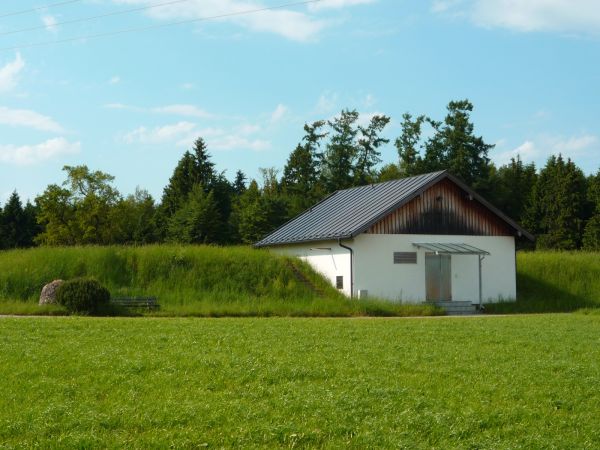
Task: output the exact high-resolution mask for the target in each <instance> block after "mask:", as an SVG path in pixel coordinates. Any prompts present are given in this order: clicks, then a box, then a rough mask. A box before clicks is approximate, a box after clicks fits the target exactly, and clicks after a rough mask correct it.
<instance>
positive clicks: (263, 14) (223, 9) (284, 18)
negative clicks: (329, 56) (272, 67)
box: [113, 0, 356, 42]
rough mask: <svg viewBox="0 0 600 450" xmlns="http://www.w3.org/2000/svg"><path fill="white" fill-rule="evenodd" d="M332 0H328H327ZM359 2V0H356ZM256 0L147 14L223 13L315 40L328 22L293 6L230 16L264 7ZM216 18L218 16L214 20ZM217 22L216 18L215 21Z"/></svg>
mask: <svg viewBox="0 0 600 450" xmlns="http://www.w3.org/2000/svg"><path fill="white" fill-rule="evenodd" d="M113 1H114V2H115V3H119V4H152V3H155V1H154V0H113ZM328 1H329V0H328ZM354 1H356V0H354ZM265 7H266V5H265V4H264V3H263V2H261V1H256V0H190V1H188V2H182V3H176V4H171V5H165V6H163V7H160V8H152V9H150V10H148V11H147V15H148V16H150V17H152V18H154V19H158V20H191V19H200V18H206V17H215V16H224V17H221V18H219V19H218V20H219V21H221V22H229V23H234V24H236V25H239V26H242V27H244V28H246V29H249V30H252V31H261V32H268V33H274V34H278V35H280V36H283V37H285V38H287V39H291V40H294V41H301V42H303V41H311V40H314V39H315V38H316V37H317V35H318V34H319V32H320V31H321V30H322V29H323V28H325V26H326V25H327V22H326V21H324V20H318V19H315V18H314V17H311V16H309V15H308V14H306V13H303V12H298V11H293V10H290V9H284V8H281V9H274V10H267V11H260V12H255V13H252V14H244V15H241V14H240V15H231V14H232V13H241V12H244V11H252V10H257V9H261V8H265ZM215 20H216V19H215ZM213 22H214V21H213Z"/></svg>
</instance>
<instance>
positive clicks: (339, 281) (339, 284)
mask: <svg viewBox="0 0 600 450" xmlns="http://www.w3.org/2000/svg"><path fill="white" fill-rule="evenodd" d="M335 287H336V288H337V289H344V277H343V276H342V275H338V276H337V277H335Z"/></svg>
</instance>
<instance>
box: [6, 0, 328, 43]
mask: <svg viewBox="0 0 600 450" xmlns="http://www.w3.org/2000/svg"><path fill="white" fill-rule="evenodd" d="M322 1H324V0H305V1H300V2H292V3H285V4H283V5H277V6H267V7H264V8H257V9H248V10H245V11H237V12H231V13H225V14H218V15H216V16H206V17H198V18H196V19H187V20H180V21H176V22H168V23H159V24H155V25H149V26H145V27H137V28H125V29H122V30H116V31H109V32H106V33H98V34H89V35H86V36H77V37H72V38H66V39H59V40H55V41H45V42H35V43H32V44H23V45H15V46H12V47H2V48H0V52H4V51H11V50H23V49H26V48H33V47H46V46H49V45H54V44H64V43H68V42H75V41H82V40H88V39H98V38H102V37H110V36H118V35H120V34H127V33H135V32H138V31H147V30H153V29H156V28H165V27H170V26H175V25H184V24H188V23H194V22H204V21H208V20H214V19H223V18H226V17H234V16H243V15H248V14H256V13H259V12H264V11H273V10H276V9H283V8H290V7H294V6H301V5H308V4H310V3H319V2H322Z"/></svg>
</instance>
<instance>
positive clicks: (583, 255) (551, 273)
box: [487, 251, 600, 313]
mask: <svg viewBox="0 0 600 450" xmlns="http://www.w3.org/2000/svg"><path fill="white" fill-rule="evenodd" d="M580 308H592V309H594V308H600V253H598V252H552V251H546V252H540V251H536V252H519V253H518V254H517V301H516V302H513V303H508V302H507V303H498V304H492V305H487V310H488V311H490V312H498V313H504V312H568V311H575V310H578V309H580Z"/></svg>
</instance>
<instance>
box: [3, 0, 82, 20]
mask: <svg viewBox="0 0 600 450" xmlns="http://www.w3.org/2000/svg"><path fill="white" fill-rule="evenodd" d="M81 1H83V0H65V1H63V2H58V3H49V4H47V5H42V6H36V7H35V8H30V9H23V10H21V11H14V12H10V13H5V14H0V19H2V18H3V17H10V16H18V15H21V14H27V13H30V12H36V11H41V10H43V9H48V8H54V7H55V6H61V5H68V4H69V3H77V2H81Z"/></svg>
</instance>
